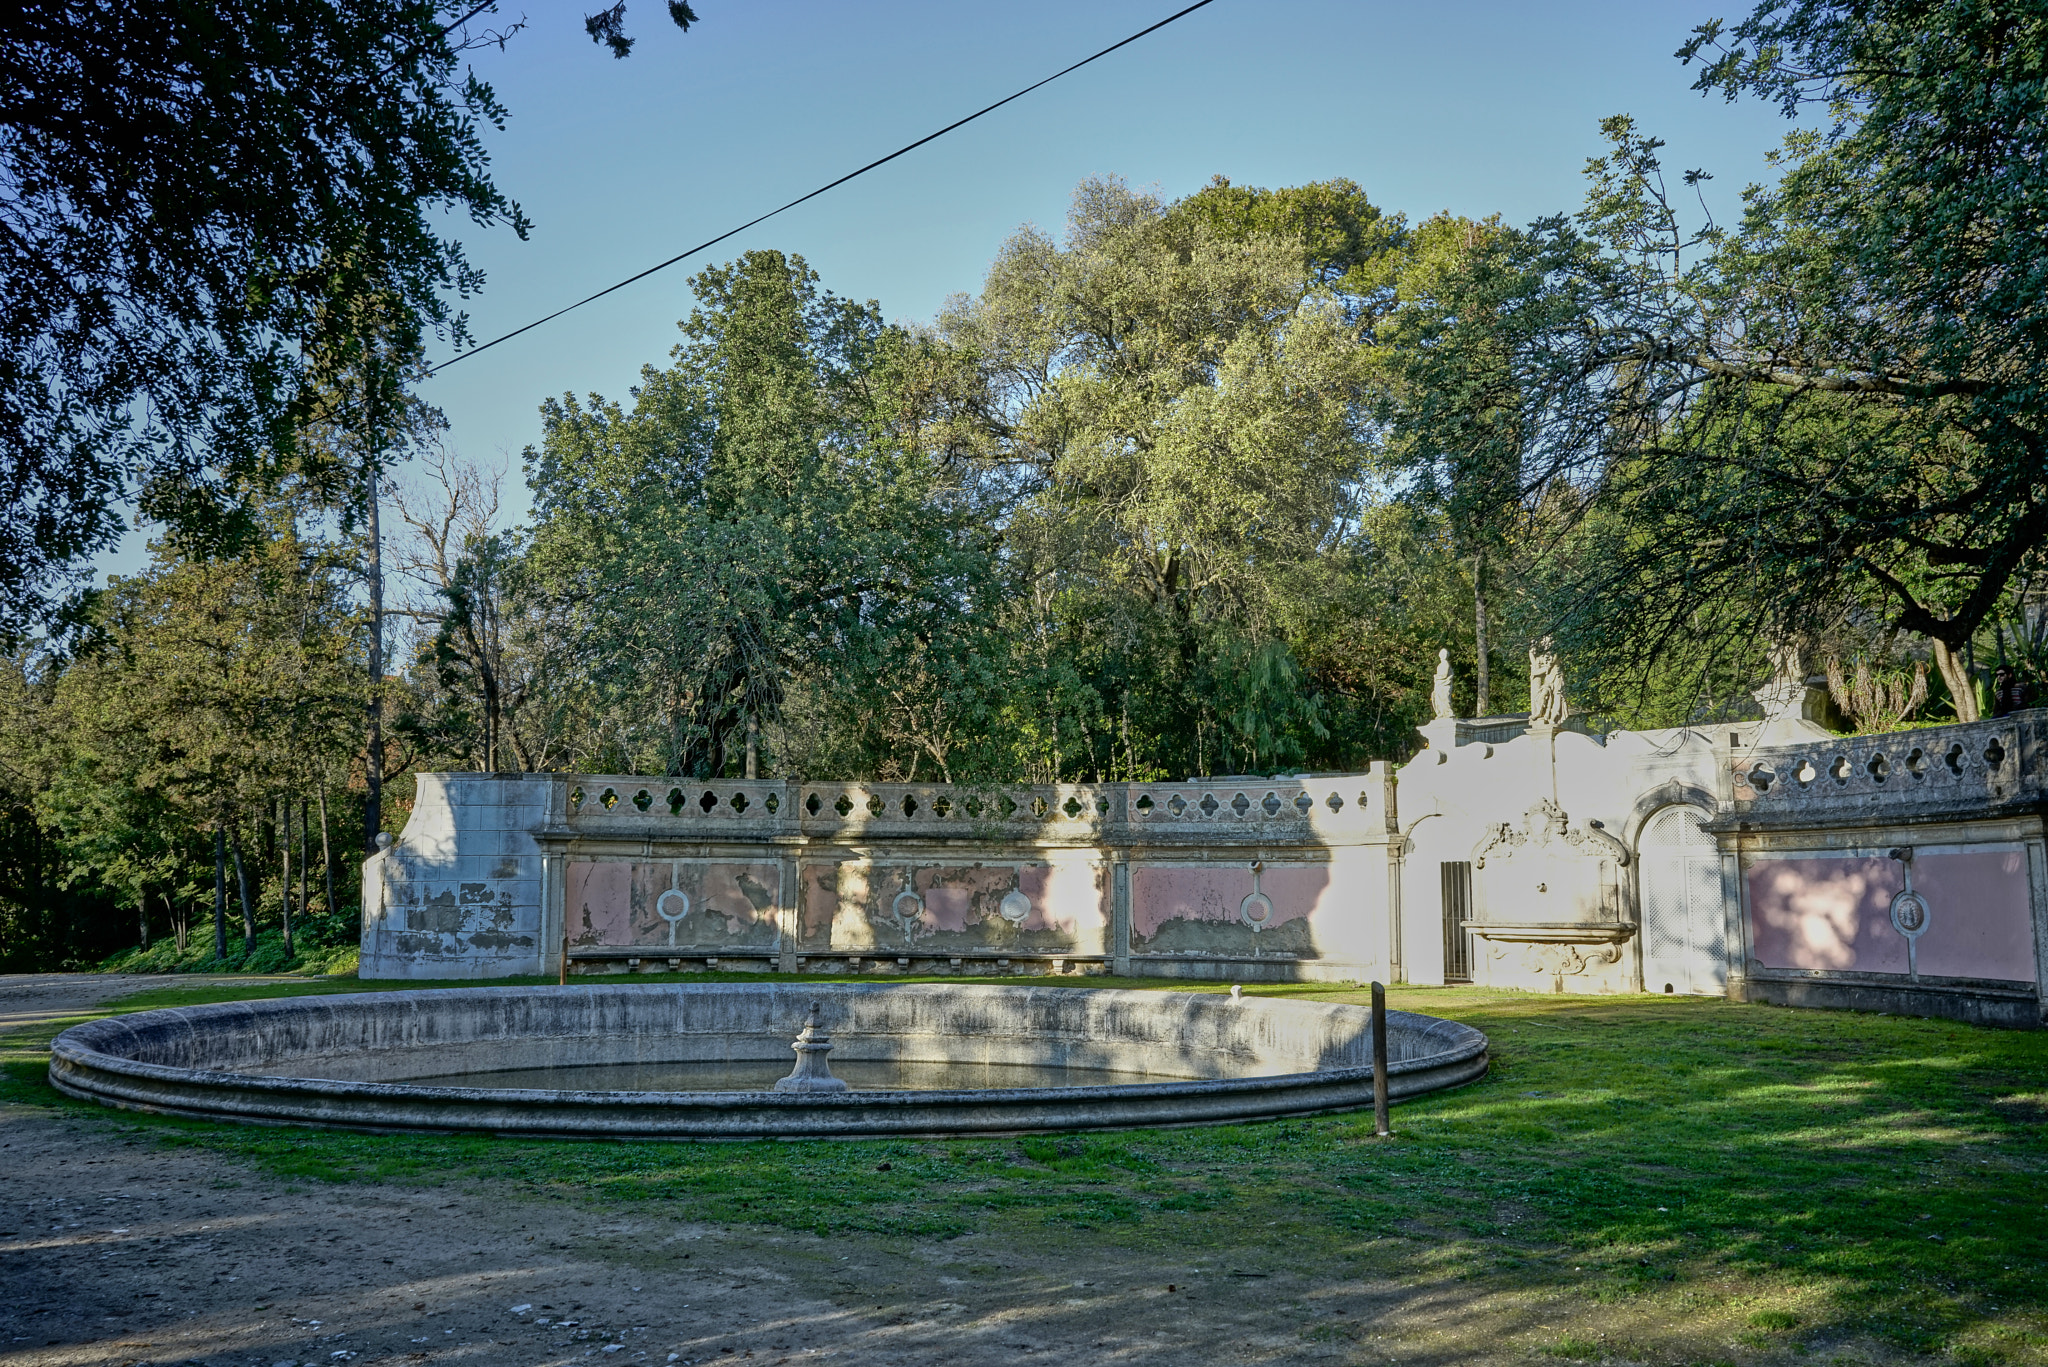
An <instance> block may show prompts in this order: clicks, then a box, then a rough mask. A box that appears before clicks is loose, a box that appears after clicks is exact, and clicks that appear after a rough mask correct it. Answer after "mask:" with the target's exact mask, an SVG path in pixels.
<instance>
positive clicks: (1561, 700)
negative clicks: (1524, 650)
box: [1529, 636, 1572, 726]
mask: <svg viewBox="0 0 2048 1367" xmlns="http://www.w3.org/2000/svg"><path fill="white" fill-rule="evenodd" d="M1571 715H1572V709H1571V704H1570V703H1568V702H1566V701H1565V696H1564V666H1563V665H1561V664H1559V663H1558V662H1557V649H1556V647H1555V645H1554V644H1553V643H1552V642H1551V639H1550V638H1549V637H1548V636H1545V637H1544V638H1543V639H1542V640H1540V641H1537V642H1536V643H1535V644H1534V645H1532V646H1530V647H1529V722H1530V724H1531V725H1534V726H1563V725H1564V724H1565V723H1566V722H1567V721H1569V720H1571Z"/></svg>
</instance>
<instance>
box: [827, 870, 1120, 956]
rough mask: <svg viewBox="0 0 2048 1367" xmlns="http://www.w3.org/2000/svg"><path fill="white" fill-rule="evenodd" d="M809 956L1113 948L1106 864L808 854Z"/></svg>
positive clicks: (1070, 952)
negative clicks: (820, 858)
mask: <svg viewBox="0 0 2048 1367" xmlns="http://www.w3.org/2000/svg"><path fill="white" fill-rule="evenodd" d="M803 908H804V910H803V918H802V920H801V922H800V925H801V928H802V935H801V939H800V941H799V944H800V948H801V949H802V950H803V952H804V953H806V954H849V953H862V952H870V953H876V954H892V955H910V954H915V955H919V956H947V957H953V956H959V955H964V954H990V953H994V954H1001V955H1019V956H1021V955H1025V954H1042V955H1058V956H1079V955H1089V956H1094V957H1097V958H1100V957H1102V956H1104V955H1106V954H1107V953H1108V952H1109V942H1108V933H1109V922H1110V894H1109V875H1108V869H1107V866H1106V865H1105V864H1104V863H1103V862H1102V860H1101V859H1100V858H1098V857H1096V856H1095V855H1094V854H1093V853H1092V852H1091V853H1090V854H1088V855H1086V856H1083V857H1067V858H1058V859H1049V860H1023V859H1018V860H996V859H985V860H976V861H974V862H971V863H970V862H966V861H963V860H961V859H960V858H959V857H958V856H957V855H955V856H953V857H951V858H944V857H937V858H933V859H932V860H930V861H929V862H923V861H918V860H898V859H888V858H872V859H861V858H847V859H844V860H833V861H831V862H812V861H810V860H806V867H805V889H804V902H803Z"/></svg>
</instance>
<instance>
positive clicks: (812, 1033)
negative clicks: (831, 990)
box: [775, 1002, 847, 1092]
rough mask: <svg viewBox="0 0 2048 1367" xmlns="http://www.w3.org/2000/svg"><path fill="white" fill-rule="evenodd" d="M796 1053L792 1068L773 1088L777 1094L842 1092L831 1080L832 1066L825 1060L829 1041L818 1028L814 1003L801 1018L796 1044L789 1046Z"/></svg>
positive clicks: (837, 1082)
mask: <svg viewBox="0 0 2048 1367" xmlns="http://www.w3.org/2000/svg"><path fill="white" fill-rule="evenodd" d="M789 1047H790V1048H792V1049H794V1050H796V1067H795V1068H794V1069H792V1070H791V1071H790V1074H789V1076H788V1077H786V1078H781V1079H779V1080H778V1081H777V1082H776V1084H775V1090H776V1091H778V1092H843V1091H845V1090H847V1087H846V1084H845V1083H844V1082H842V1081H840V1080H839V1079H838V1078H836V1077H834V1076H832V1065H831V1064H830V1063H829V1062H827V1061H826V1058H825V1056H826V1055H827V1054H829V1053H831V1052H832V1037H831V1036H830V1035H828V1034H826V1033H825V1032H824V1031H823V1030H822V1029H820V1028H819V1026H818V1003H816V1002H812V1003H811V1010H810V1014H809V1015H807V1016H805V1017H804V1028H803V1030H802V1031H801V1032H799V1033H798V1035H797V1037H796V1043H794V1044H792V1045H790V1046H789Z"/></svg>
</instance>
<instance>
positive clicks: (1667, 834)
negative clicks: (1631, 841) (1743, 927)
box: [1636, 803, 1728, 997]
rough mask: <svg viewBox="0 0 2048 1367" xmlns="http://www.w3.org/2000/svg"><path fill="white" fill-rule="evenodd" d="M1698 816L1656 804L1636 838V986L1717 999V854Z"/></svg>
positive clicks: (1721, 925) (1724, 973)
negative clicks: (1639, 957) (1639, 942)
mask: <svg viewBox="0 0 2048 1367" xmlns="http://www.w3.org/2000/svg"><path fill="white" fill-rule="evenodd" d="M1705 824H1706V817H1705V815H1704V814H1703V813H1702V812H1701V811H1700V810H1699V809H1698V808H1696V807H1690V806H1686V805H1685V804H1683V803H1679V804H1674V805H1672V806H1669V807H1665V808H1662V809H1661V810H1659V811H1658V812H1656V813H1655V814H1654V815H1653V816H1651V818H1650V819H1649V820H1648V821H1646V822H1644V823H1643V831H1642V834H1641V835H1640V836H1638V837H1637V838H1636V859H1637V861H1638V870H1637V876H1638V878H1639V880H1640V881H1639V882H1638V884H1637V887H1638V890H1639V892H1640V893H1641V897H1642V900H1641V906H1642V909H1643V910H1642V915H1643V928H1642V936H1643V990H1644V991H1647V992H1667V991H1668V992H1683V993H1689V994H1698V995H1705V996H1716V997H1718V996H1720V995H1721V994H1722V993H1723V992H1725V991H1726V990H1727V987H1728V952H1727V937H1728V919H1727V915H1726V913H1725V911H1724V910H1723V907H1722V902H1721V855H1720V852H1719V850H1718V849H1716V848H1715V845H1714V837H1713V836H1711V835H1709V834H1707V832H1706V831H1705V830H1704V829H1703V827H1704V826H1705Z"/></svg>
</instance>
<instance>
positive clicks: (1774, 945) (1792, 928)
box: [1747, 856, 1906, 973]
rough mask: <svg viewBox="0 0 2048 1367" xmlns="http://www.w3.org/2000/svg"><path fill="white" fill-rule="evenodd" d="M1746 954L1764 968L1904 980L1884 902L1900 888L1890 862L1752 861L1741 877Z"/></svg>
mask: <svg viewBox="0 0 2048 1367" xmlns="http://www.w3.org/2000/svg"><path fill="white" fill-rule="evenodd" d="M1747 876H1748V881H1749V916H1750V936H1751V940H1752V949H1753V952H1754V953H1755V956H1756V958H1757V960H1758V962H1760V963H1762V964H1763V966H1764V967H1766V968H1806V969H1834V970H1837V971H1849V972H1856V973H1904V972H1905V971H1906V942H1905V940H1903V939H1902V938H1900V936H1899V933H1898V932H1897V931H1895V930H1893V929H1892V924H1891V905H1892V898H1893V897H1894V896H1895V895H1896V894H1897V893H1898V892H1899V891H1900V890H1901V889H1903V888H1904V887H1905V886H1906V883H1905V878H1904V875H1903V872H1902V870H1901V869H1900V867H1899V865H1898V863H1897V862H1896V861H1895V860H1891V859H1885V858H1882V857H1879V858H1869V857H1856V856H1850V857H1840V856H1833V857H1820V858H1811V859H1759V860H1757V861H1756V862H1755V863H1753V864H1751V865H1750V866H1749V869H1748V875H1747Z"/></svg>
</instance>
